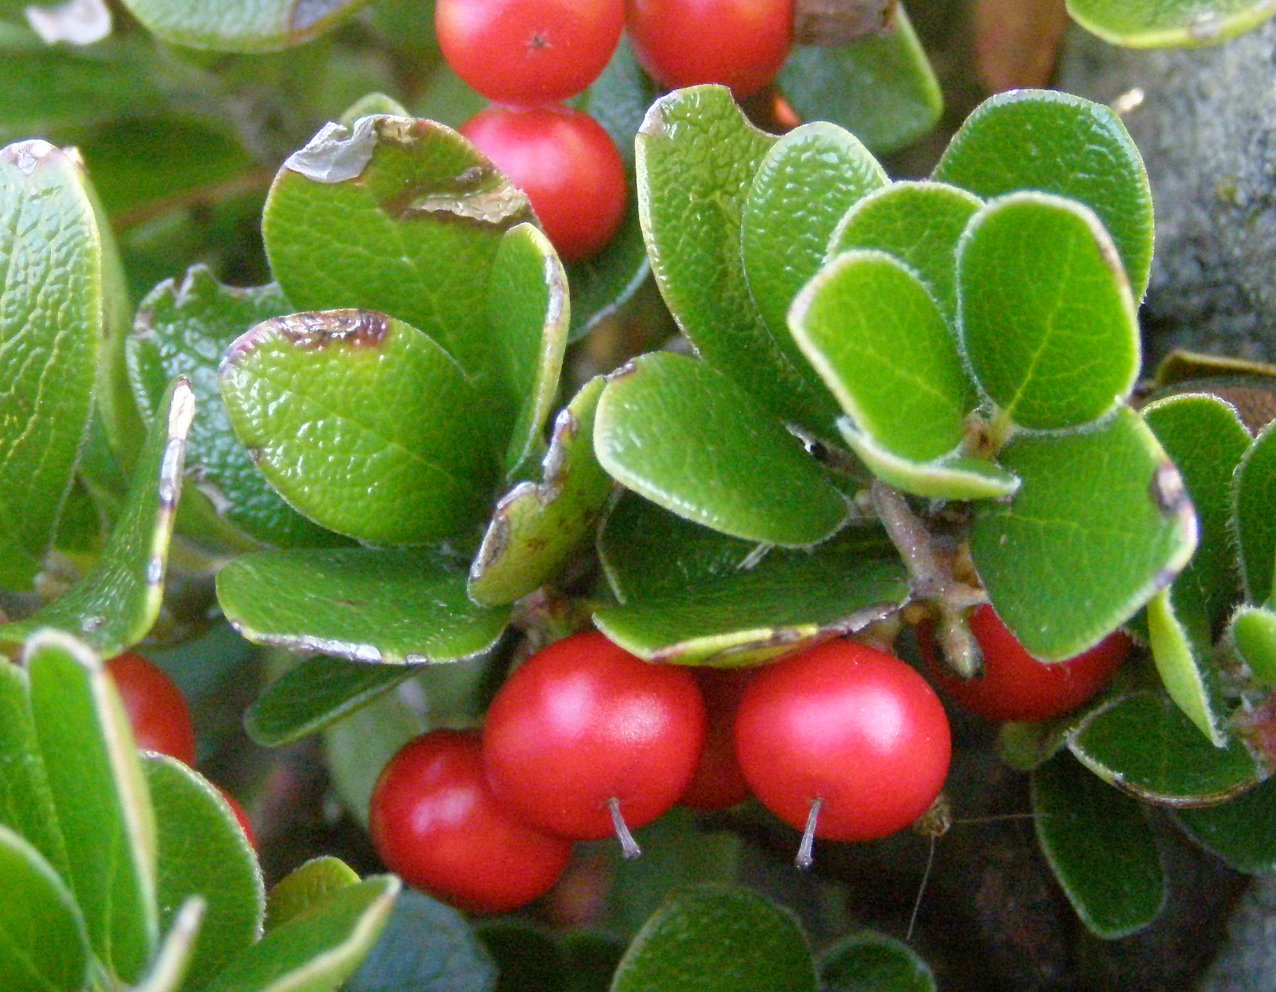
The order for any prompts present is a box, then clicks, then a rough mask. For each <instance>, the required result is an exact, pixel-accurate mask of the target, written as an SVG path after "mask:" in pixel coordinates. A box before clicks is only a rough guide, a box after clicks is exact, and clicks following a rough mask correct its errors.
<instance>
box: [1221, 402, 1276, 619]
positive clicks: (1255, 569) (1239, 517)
mask: <svg viewBox="0 0 1276 992" xmlns="http://www.w3.org/2000/svg"><path fill="white" fill-rule="evenodd" d="M1274 504H1276V421H1273V422H1272V423H1270V424H1268V425H1267V426H1266V427H1265V428H1263V430H1262V431H1261V432H1260V433H1259V435H1258V437H1256V438H1255V439H1254V443H1253V444H1252V445H1251V446H1250V448H1249V450H1248V451H1246V452H1245V457H1243V458H1242V459H1241V463H1240V465H1239V466H1238V467H1237V469H1236V474H1235V476H1234V477H1233V481H1232V516H1233V520H1234V526H1235V528H1236V544H1237V549H1238V550H1239V552H1240V563H1241V578H1242V579H1243V580H1244V582H1245V595H1246V598H1248V599H1249V601H1250V602H1251V603H1254V604H1258V603H1264V602H1266V601H1267V600H1268V599H1270V598H1271V596H1272V571H1273V568H1276V515H1273V514H1272V512H1271V508H1272V506H1273V505H1274Z"/></svg>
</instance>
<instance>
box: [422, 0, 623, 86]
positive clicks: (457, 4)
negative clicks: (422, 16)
mask: <svg viewBox="0 0 1276 992" xmlns="http://www.w3.org/2000/svg"><path fill="white" fill-rule="evenodd" d="M624 23H625V7H624V3H623V0H438V4H437V5H436V6H435V8H434V26H435V33H436V34H437V36H438V39H439V47H440V48H441V49H442V50H443V57H444V58H445V59H447V61H448V64H449V65H450V66H451V67H452V68H453V69H454V70H455V71H456V74H457V75H458V76H460V77H461V78H462V79H464V80H465V81H466V82H467V83H469V84H470V85H471V86H473V87H474V88H475V89H476V90H478V91H479V92H480V93H482V94H483V95H484V96H485V97H487V98H488V99H489V100H497V101H499V102H501V103H514V104H536V103H547V102H550V101H553V100H566V99H567V98H568V97H570V96H575V95H576V94H577V93H579V92H580V91H581V90H583V89H584V88H585V87H587V86H588V85H589V84H590V83H592V82H593V81H594V80H595V79H597V78H598V76H599V74H600V73H601V72H602V71H603V69H605V68H606V66H607V63H608V62H609V61H610V60H611V56H612V54H613V53H614V52H615V50H616V45H617V43H618V42H619V41H620V32H621V29H622V28H623V27H624Z"/></svg>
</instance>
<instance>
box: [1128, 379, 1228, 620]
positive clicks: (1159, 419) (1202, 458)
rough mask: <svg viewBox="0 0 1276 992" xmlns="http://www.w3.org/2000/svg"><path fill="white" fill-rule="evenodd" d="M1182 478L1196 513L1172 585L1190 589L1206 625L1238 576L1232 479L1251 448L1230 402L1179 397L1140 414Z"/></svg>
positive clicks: (1224, 606) (1223, 608)
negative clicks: (1192, 542) (1190, 547)
mask: <svg viewBox="0 0 1276 992" xmlns="http://www.w3.org/2000/svg"><path fill="white" fill-rule="evenodd" d="M1140 412H1141V413H1142V414H1143V419H1144V420H1146V421H1147V425H1148V427H1150V428H1151V429H1152V433H1153V434H1155V435H1156V439H1157V440H1158V441H1159V442H1161V446H1162V447H1164V448H1165V452H1166V454H1168V455H1169V456H1170V459H1171V460H1172V461H1173V462H1174V464H1175V466H1177V468H1178V470H1179V474H1180V475H1181V476H1182V477H1183V484H1184V485H1185V486H1186V487H1187V494H1188V496H1189V497H1190V498H1191V500H1192V506H1193V507H1194V508H1195V510H1196V526H1197V533H1198V540H1197V548H1196V554H1194V555H1193V556H1192V560H1191V561H1190V562H1189V563H1188V565H1187V567H1186V568H1185V569H1184V570H1183V574H1182V575H1180V576H1179V577H1178V578H1177V579H1176V580H1175V582H1174V585H1175V588H1176V589H1177V588H1178V587H1179V586H1182V585H1191V586H1194V587H1195V588H1196V590H1197V592H1198V594H1199V597H1198V598H1201V599H1202V601H1203V605H1204V608H1205V610H1206V616H1207V617H1208V619H1209V621H1210V623H1214V622H1215V621H1217V620H1219V619H1221V618H1222V617H1223V615H1224V614H1225V613H1226V612H1227V610H1229V609H1230V608H1231V606H1232V603H1233V601H1234V600H1235V598H1236V589H1237V584H1238V576H1237V574H1236V556H1235V555H1236V553H1235V549H1234V547H1233V541H1232V534H1231V520H1230V517H1231V488H1232V477H1233V475H1234V474H1235V472H1236V467H1237V465H1239V464H1240V461H1241V459H1242V458H1243V457H1244V455H1245V452H1246V450H1247V449H1248V448H1249V445H1250V436H1249V432H1248V431H1247V430H1246V429H1245V426H1244V425H1243V424H1242V423H1241V422H1240V420H1239V418H1238V417H1237V416H1236V410H1235V408H1233V407H1232V406H1231V405H1230V404H1228V403H1225V402H1224V401H1223V400H1221V399H1219V398H1218V397H1216V396H1209V395H1206V394H1201V393H1196V394H1193V393H1181V394H1179V395H1177V396H1170V397H1166V398H1165V399H1161V400H1156V401H1155V402H1153V403H1149V404H1148V405H1147V406H1145V407H1143V409H1142V410H1141V411H1140Z"/></svg>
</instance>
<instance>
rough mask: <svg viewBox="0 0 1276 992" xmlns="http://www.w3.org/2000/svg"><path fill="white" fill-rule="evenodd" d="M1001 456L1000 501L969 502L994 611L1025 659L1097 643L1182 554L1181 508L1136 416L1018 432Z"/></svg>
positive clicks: (1185, 509)
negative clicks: (1063, 431) (1009, 489)
mask: <svg viewBox="0 0 1276 992" xmlns="http://www.w3.org/2000/svg"><path fill="white" fill-rule="evenodd" d="M1000 461H1001V464H1002V466H1003V467H1004V468H1006V469H1008V470H1009V471H1011V472H1013V473H1014V474H1015V475H1017V476H1018V477H1019V478H1020V480H1022V484H1021V485H1020V488H1019V491H1018V492H1017V493H1016V494H1015V496H1014V498H1013V499H1012V500H1011V501H1010V502H1009V503H1006V504H1001V503H981V504H979V505H978V506H977V508H976V517H975V527H974V531H973V533H972V535H971V554H972V556H973V558H974V561H975V567H976V568H977V569H978V570H979V576H980V578H981V579H982V580H983V583H984V585H985V587H986V588H987V590H988V595H989V597H990V598H991V599H992V603H993V605H994V606H995V607H996V609H997V615H998V616H1000V617H1001V619H1002V620H1003V621H1004V622H1005V624H1006V626H1007V627H1009V628H1010V630H1011V632H1012V633H1014V635H1015V637H1017V638H1018V639H1019V641H1020V642H1021V643H1022V644H1023V645H1024V647H1025V648H1027V650H1028V652H1029V653H1030V654H1032V655H1034V656H1035V657H1038V658H1041V659H1042V660H1044V661H1062V660H1063V659H1065V658H1071V657H1072V656H1073V655H1076V654H1079V653H1080V652H1082V651H1084V650H1086V649H1087V648H1089V647H1092V646H1093V645H1095V644H1097V643H1098V642H1099V641H1100V640H1102V639H1103V638H1104V637H1105V636H1107V635H1108V634H1109V633H1111V632H1112V631H1113V630H1115V629H1116V628H1117V627H1119V626H1120V625H1121V624H1123V623H1125V622H1126V621H1127V620H1128V619H1129V618H1130V617H1131V616H1133V614H1134V612H1135V611H1136V610H1137V609H1138V608H1139V607H1140V606H1142V605H1143V604H1144V603H1146V602H1147V601H1148V600H1149V599H1151V598H1152V596H1153V595H1154V594H1155V593H1156V592H1157V590H1159V589H1161V588H1164V587H1165V586H1166V585H1167V584H1168V583H1169V582H1170V581H1171V580H1172V579H1173V577H1174V575H1175V574H1177V572H1178V571H1179V570H1180V569H1181V568H1182V567H1183V566H1184V565H1185V564H1186V563H1187V561H1188V559H1189V558H1190V557H1191V554H1192V551H1193V549H1194V548H1195V546H1196V525H1195V518H1194V516H1193V514H1192V507H1191V504H1190V503H1189V502H1188V501H1187V499H1186V498H1185V497H1184V495H1183V487H1182V482H1181V480H1180V479H1179V477H1178V473H1177V472H1176V471H1175V469H1174V467H1173V466H1172V465H1171V464H1170V462H1169V461H1168V460H1167V459H1166V457H1165V453H1164V452H1163V451H1162V450H1161V447H1160V445H1159V444H1157V442H1156V438H1155V437H1153V435H1152V432H1151V431H1149V430H1148V428H1147V426H1146V425H1145V424H1144V423H1143V421H1142V419H1141V418H1140V417H1139V415H1138V414H1137V413H1135V412H1134V411H1132V410H1129V409H1124V408H1123V409H1121V410H1119V411H1118V412H1117V414H1116V416H1115V417H1113V418H1112V419H1110V420H1108V421H1107V422H1106V423H1104V424H1103V425H1102V426H1100V427H1099V428H1098V429H1096V430H1092V431H1089V432H1087V433H1081V434H1070V435H1067V436H1063V437H1041V436H1037V437H1022V438H1017V439H1016V440H1014V441H1012V442H1011V443H1010V444H1009V445H1008V446H1007V447H1006V448H1005V449H1003V451H1002V452H1001V455H1000Z"/></svg>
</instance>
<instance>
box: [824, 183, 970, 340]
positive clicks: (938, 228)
mask: <svg viewBox="0 0 1276 992" xmlns="http://www.w3.org/2000/svg"><path fill="white" fill-rule="evenodd" d="M981 206H983V201H982V200H980V199H979V197H977V196H975V195H974V194H972V193H967V192H966V191H965V190H964V189H958V188H957V187H956V186H947V185H945V184H944V183H934V182H914V183H910V182H898V183H891V184H890V185H889V186H887V187H886V188H885V189H880V190H878V191H876V192H874V193H870V194H869V195H868V196H866V197H864V199H862V200H860V202H859V203H857V204H856V205H855V206H854V207H852V208H851V209H850V210H849V211H847V213H846V215H845V216H844V217H843V218H842V219H841V220H840V221H838V224H837V227H836V228H834V230H833V234H832V235H831V236H830V238H829V244H828V257H829V258H830V259H832V258H834V257H836V256H837V255H840V254H841V253H842V252H844V251H853V250H855V249H861V250H872V251H884V252H886V253H887V254H888V255H893V256H895V257H896V258H898V259H899V260H900V261H901V262H903V263H904V264H905V265H906V266H907V267H908V268H909V270H910V271H912V272H913V273H914V274H915V275H916V276H917V277H918V278H919V279H920V280H921V282H922V285H924V286H925V287H926V289H927V291H928V292H929V293H930V295H931V296H932V297H933V298H934V300H935V302H936V303H938V304H939V307H940V309H941V310H942V311H943V312H944V317H945V318H946V319H947V320H948V323H949V324H950V325H951V326H953V327H954V328H955V327H956V322H957V243H958V242H959V241H960V240H961V236H962V232H964V231H965V230H966V224H967V223H968V222H969V221H970V218H971V217H973V216H974V215H975V213H976V212H977V211H978V210H979V208H980V207H981Z"/></svg>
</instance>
